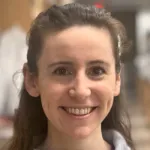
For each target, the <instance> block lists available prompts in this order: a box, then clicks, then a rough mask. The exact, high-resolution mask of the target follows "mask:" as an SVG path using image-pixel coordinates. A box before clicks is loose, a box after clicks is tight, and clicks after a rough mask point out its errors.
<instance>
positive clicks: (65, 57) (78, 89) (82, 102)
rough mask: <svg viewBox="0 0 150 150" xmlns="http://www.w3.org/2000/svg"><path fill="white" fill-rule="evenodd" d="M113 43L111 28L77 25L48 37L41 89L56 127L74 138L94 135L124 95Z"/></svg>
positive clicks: (39, 81)
mask: <svg viewBox="0 0 150 150" xmlns="http://www.w3.org/2000/svg"><path fill="white" fill-rule="evenodd" d="M112 47H113V46H112V41H111V37H110V34H109V32H108V31H107V30H106V29H98V28H95V27H90V26H83V27H80V26H76V27H71V28H69V29H66V30H64V31H62V32H59V33H57V34H55V35H50V36H48V37H47V38H46V40H45V43H44V48H43V52H42V54H41V57H40V59H39V61H38V71H39V76H38V79H37V88H38V92H39V94H40V96H41V101H42V106H43V109H44V112H45V115H46V117H47V118H48V121H49V123H50V124H51V126H52V128H53V129H55V130H56V131H57V132H61V133H64V134H67V135H69V136H72V137H76V138H82V137H86V136H88V135H90V133H92V132H93V131H94V130H95V129H96V128H99V126H100V123H101V122H102V121H103V120H104V119H105V117H106V116H107V115H108V113H109V111H110V109H111V107H112V105H113V100H114V96H117V95H118V94H119V92H120V76H119V74H116V71H115V59H114V55H113V49H112Z"/></svg>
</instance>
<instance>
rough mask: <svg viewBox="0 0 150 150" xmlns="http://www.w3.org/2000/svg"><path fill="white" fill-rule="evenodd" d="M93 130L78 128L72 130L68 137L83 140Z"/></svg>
mask: <svg viewBox="0 0 150 150" xmlns="http://www.w3.org/2000/svg"><path fill="white" fill-rule="evenodd" d="M93 130H94V129H93ZM93 130H92V129H90V128H88V127H80V128H78V129H75V130H74V131H73V130H72V132H71V133H70V134H69V135H70V136H71V137H72V138H75V139H85V138H87V137H88V136H90V135H91V133H92V132H93Z"/></svg>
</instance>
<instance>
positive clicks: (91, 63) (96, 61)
mask: <svg viewBox="0 0 150 150" xmlns="http://www.w3.org/2000/svg"><path fill="white" fill-rule="evenodd" d="M94 64H101V65H104V66H106V67H109V66H110V64H109V63H108V62H105V61H103V60H93V61H89V62H88V63H87V65H94Z"/></svg>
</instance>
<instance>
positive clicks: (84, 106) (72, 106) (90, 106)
mask: <svg viewBox="0 0 150 150" xmlns="http://www.w3.org/2000/svg"><path fill="white" fill-rule="evenodd" d="M61 107H65V108H91V107H92V108H93V107H98V106H61Z"/></svg>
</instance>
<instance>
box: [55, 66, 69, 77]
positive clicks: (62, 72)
mask: <svg viewBox="0 0 150 150" xmlns="http://www.w3.org/2000/svg"><path fill="white" fill-rule="evenodd" d="M53 74H55V75H58V76H66V75H72V71H71V70H69V68H67V67H58V68H57V69H55V70H54V71H53Z"/></svg>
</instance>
